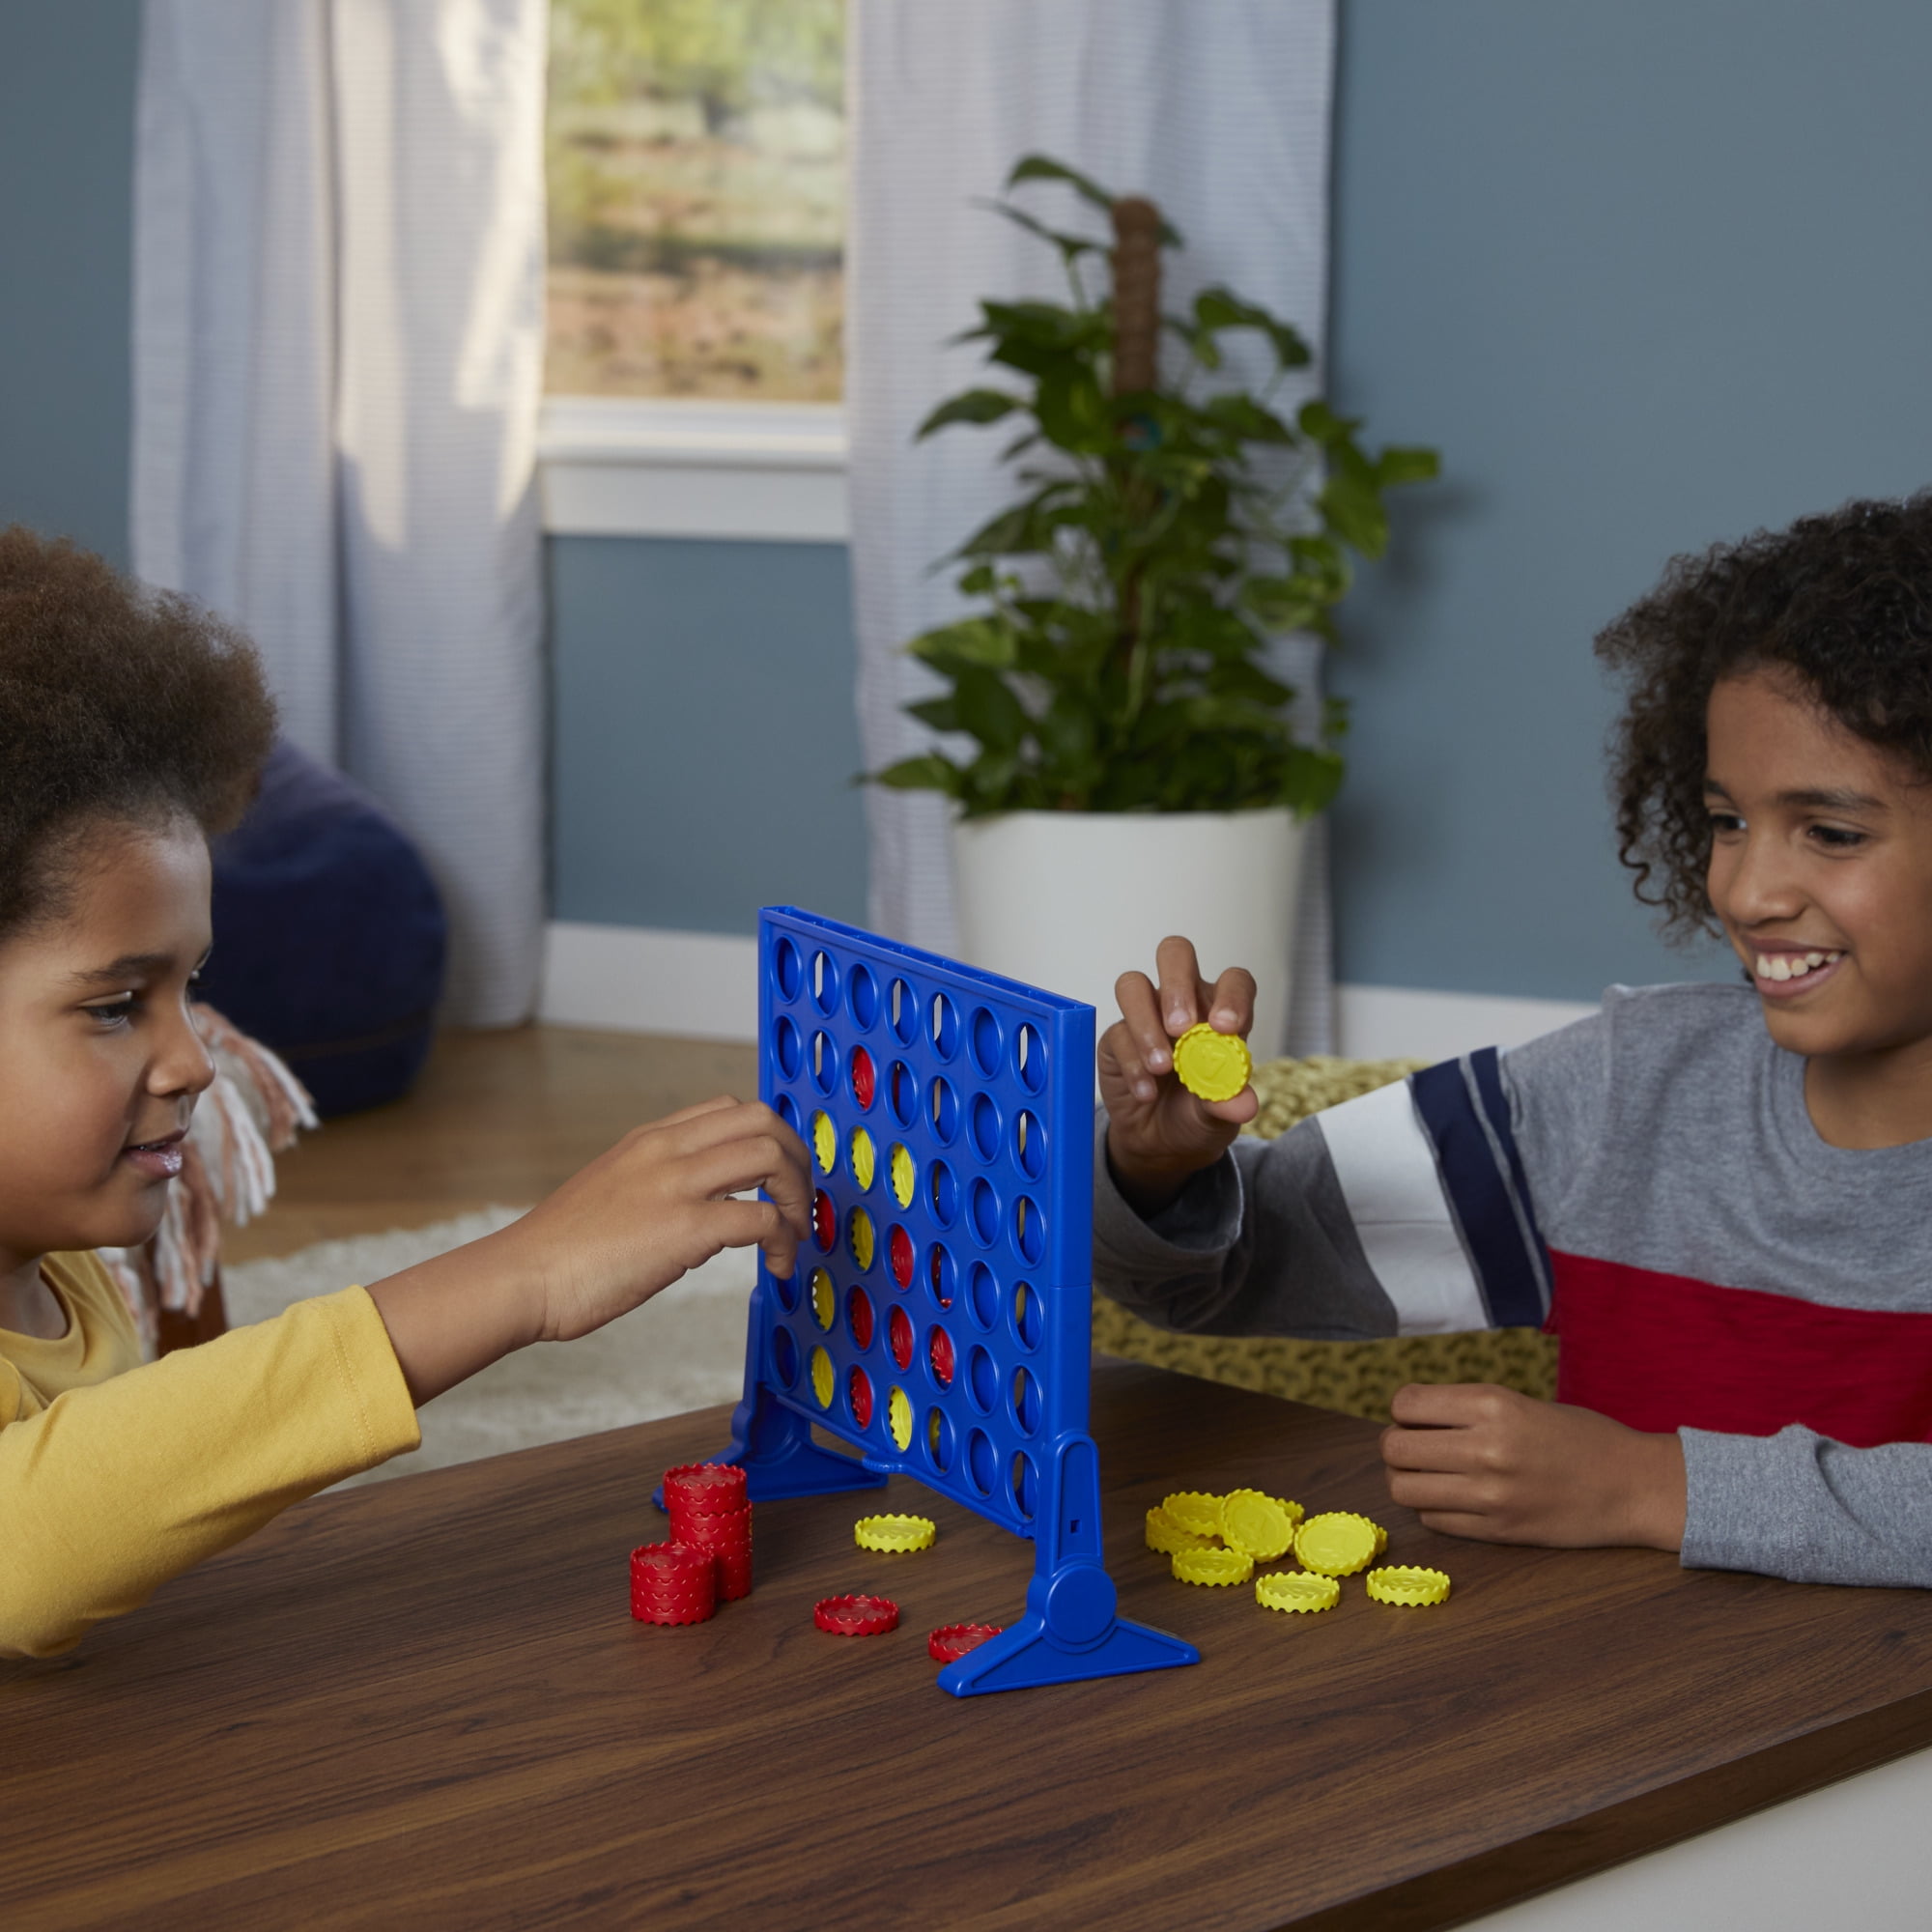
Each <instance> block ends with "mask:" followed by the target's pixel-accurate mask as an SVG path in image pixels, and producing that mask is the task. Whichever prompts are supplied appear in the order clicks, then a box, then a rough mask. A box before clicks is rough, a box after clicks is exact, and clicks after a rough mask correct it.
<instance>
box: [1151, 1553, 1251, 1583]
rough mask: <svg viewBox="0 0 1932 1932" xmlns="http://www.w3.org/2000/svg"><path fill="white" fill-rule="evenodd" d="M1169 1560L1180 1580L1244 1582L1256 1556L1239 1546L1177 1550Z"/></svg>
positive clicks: (1185, 1581) (1194, 1581) (1249, 1575)
mask: <svg viewBox="0 0 1932 1932" xmlns="http://www.w3.org/2000/svg"><path fill="white" fill-rule="evenodd" d="M1168 1561H1169V1562H1170V1563H1172V1564H1173V1565H1174V1574H1175V1576H1176V1577H1179V1579H1180V1581H1181V1582H1183V1583H1245V1582H1246V1581H1247V1580H1248V1578H1249V1577H1252V1576H1253V1575H1254V1574H1255V1559H1254V1558H1253V1557H1252V1556H1248V1555H1244V1554H1243V1553H1242V1552H1241V1551H1240V1550H1238V1549H1215V1548H1207V1549H1177V1550H1176V1551H1175V1552H1174V1554H1173V1555H1172V1556H1170V1557H1169V1558H1168Z"/></svg>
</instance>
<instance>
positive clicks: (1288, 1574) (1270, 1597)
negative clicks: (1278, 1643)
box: [1255, 1570, 1342, 1612]
mask: <svg viewBox="0 0 1932 1932" xmlns="http://www.w3.org/2000/svg"><path fill="white" fill-rule="evenodd" d="M1341 1601H1342V1586H1341V1584H1340V1583H1338V1582H1337V1581H1336V1580H1335V1579H1334V1577H1315V1576H1311V1575H1310V1574H1309V1573H1308V1572H1307V1571H1306V1570H1270V1571H1269V1572H1268V1574H1267V1575H1266V1576H1265V1577H1256V1578H1255V1602H1256V1603H1258V1604H1259V1605H1261V1606H1262V1608H1263V1609H1264V1610H1294V1611H1297V1612H1299V1611H1304V1610H1332V1609H1333V1608H1334V1607H1335V1605H1337V1604H1339V1603H1340V1602H1341Z"/></svg>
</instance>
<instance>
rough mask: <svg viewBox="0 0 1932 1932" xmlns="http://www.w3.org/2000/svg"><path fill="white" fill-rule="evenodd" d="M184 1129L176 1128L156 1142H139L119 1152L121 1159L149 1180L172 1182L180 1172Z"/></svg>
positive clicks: (184, 1135) (185, 1136) (184, 1136)
mask: <svg viewBox="0 0 1932 1932" xmlns="http://www.w3.org/2000/svg"><path fill="white" fill-rule="evenodd" d="M186 1138H187V1135H186V1131H185V1129H181V1128H178V1129H177V1130H176V1131H175V1132H174V1133H171V1134H165V1135H163V1136H162V1137H161V1138H160V1139H159V1140H157V1141H140V1142H137V1143H136V1144H135V1145H134V1146H132V1147H125V1148H123V1149H122V1150H121V1158H122V1159H123V1160H125V1161H127V1162H128V1165H129V1166H130V1167H133V1168H135V1169H136V1170H138V1171H139V1172H140V1173H142V1174H144V1175H146V1176H147V1177H148V1179H151V1180H174V1179H178V1178H179V1176H180V1174H181V1171H182V1142H183V1141H184V1140H185V1139H186Z"/></svg>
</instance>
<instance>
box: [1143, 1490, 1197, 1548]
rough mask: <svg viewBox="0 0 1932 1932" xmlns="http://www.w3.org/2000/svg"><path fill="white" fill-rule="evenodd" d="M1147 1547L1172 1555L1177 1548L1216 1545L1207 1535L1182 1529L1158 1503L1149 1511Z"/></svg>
mask: <svg viewBox="0 0 1932 1932" xmlns="http://www.w3.org/2000/svg"><path fill="white" fill-rule="evenodd" d="M1147 1547H1148V1548H1150V1549H1157V1550H1159V1551H1160V1553H1161V1554H1162V1555H1163V1556H1172V1555H1173V1554H1174V1552H1175V1551H1176V1550H1177V1549H1211V1548H1213V1547H1214V1546H1213V1544H1212V1543H1211V1542H1210V1541H1209V1540H1208V1538H1207V1537H1205V1536H1196V1535H1195V1534H1194V1532H1193V1531H1192V1530H1191V1529H1182V1528H1181V1526H1180V1525H1179V1523H1178V1522H1176V1521H1175V1520H1174V1519H1173V1518H1172V1517H1171V1516H1169V1515H1168V1513H1167V1512H1166V1511H1165V1510H1164V1509H1162V1508H1161V1506H1160V1505H1159V1504H1158V1503H1156V1504H1155V1505H1154V1506H1153V1508H1152V1509H1151V1510H1149V1511H1148V1513H1147Z"/></svg>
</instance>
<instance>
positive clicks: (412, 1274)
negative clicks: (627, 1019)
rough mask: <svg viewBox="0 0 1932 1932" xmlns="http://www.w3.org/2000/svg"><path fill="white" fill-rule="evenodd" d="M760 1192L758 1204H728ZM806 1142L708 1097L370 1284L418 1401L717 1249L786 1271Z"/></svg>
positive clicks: (607, 1312) (805, 1169)
mask: <svg viewBox="0 0 1932 1932" xmlns="http://www.w3.org/2000/svg"><path fill="white" fill-rule="evenodd" d="M751 1188H763V1189H764V1191H765V1193H766V1194H767V1195H768V1196H770V1199H769V1200H764V1201H738V1200H733V1199H732V1198H731V1197H732V1196H734V1195H737V1194H741V1193H744V1192H745V1191H747V1190H748V1189H751ZM810 1219H811V1168H810V1158H809V1156H808V1155H807V1153H806V1151H805V1147H804V1144H803V1143H802V1142H801V1141H800V1140H799V1138H798V1136H797V1135H796V1134H795V1133H793V1132H792V1130H791V1129H790V1128H789V1127H788V1126H786V1125H785V1123H784V1122H782V1121H781V1120H780V1119H779V1117H778V1116H777V1115H776V1114H774V1113H773V1112H772V1110H771V1109H770V1108H769V1107H763V1106H757V1105H753V1104H751V1103H747V1102H742V1101H738V1100H731V1099H724V1098H721V1099H717V1100H707V1101H705V1102H704V1104H703V1105H702V1106H697V1107H687V1108H686V1109H685V1110H684V1111H683V1112H682V1113H681V1114H672V1115H670V1116H668V1118H667V1119H665V1120H662V1121H655V1122H652V1123H651V1124H650V1125H649V1126H645V1127H639V1128H637V1129H636V1130H635V1131H634V1132H632V1133H629V1134H626V1135H625V1136H624V1138H623V1139H622V1140H621V1141H619V1142H618V1143H617V1145H616V1146H615V1147H613V1148H612V1149H611V1151H609V1152H608V1153H604V1154H600V1155H599V1156H598V1157H597V1158H596V1159H595V1160H593V1161H592V1162H591V1163H590V1165H589V1166H588V1167H586V1168H584V1169H583V1170H582V1172H581V1173H579V1174H576V1175H574V1176H572V1178H571V1179H568V1180H566V1181H565V1182H564V1183H563V1185H562V1186H561V1187H559V1188H558V1189H557V1190H556V1192H555V1193H554V1194H553V1195H551V1196H550V1197H549V1198H548V1199H547V1200H545V1201H543V1202H541V1203H540V1204H539V1205H538V1206H537V1207H535V1208H531V1209H530V1211H529V1212H528V1213H527V1214H526V1215H525V1216H524V1217H523V1219H522V1220H521V1221H515V1222H512V1223H511V1225H510V1226H509V1227H507V1228H504V1229H502V1230H500V1231H499V1232H498V1233H497V1234H494V1235H489V1236H485V1237H484V1238H483V1239H482V1240H480V1241H472V1242H470V1244H469V1246H468V1247H466V1248H457V1249H455V1250H454V1251H453V1252H452V1253H449V1254H446V1255H439V1256H438V1257H437V1258H436V1259H435V1260H434V1261H428V1262H422V1263H419V1264H417V1265H416V1266H414V1267H412V1268H405V1269H404V1270H403V1271H402V1273H401V1274H394V1275H391V1276H389V1278H388V1279H387V1280H386V1281H379V1282H375V1283H372V1284H371V1286H370V1289H369V1295H370V1298H371V1299H372V1300H373V1301H374V1302H375V1304H376V1307H377V1309H378V1310H379V1312H380V1313H381V1315H382V1317H383V1321H384V1325H385V1326H386V1328H387V1329H388V1331H389V1342H390V1346H391V1347H392V1348H393V1349H394V1350H395V1351H396V1360H397V1362H398V1364H399V1365H400V1366H401V1368H402V1371H403V1378H404V1380H405V1381H407V1382H408V1384H409V1388H410V1395H411V1398H412V1400H413V1401H414V1402H415V1404H416V1405H417V1406H418V1407H420V1406H421V1405H422V1404H424V1403H426V1402H428V1401H429V1400H430V1399H431V1398H432V1397H434V1396H437V1395H440V1394H441V1393H442V1391H443V1390H444V1389H446V1388H452V1387H454V1386H455V1384H456V1383H458V1382H460V1381H462V1380H464V1379H465V1378H468V1377H469V1376H473V1375H474V1374H475V1373H476V1372H477V1370H479V1369H482V1368H487V1367H488V1366H489V1365H490V1364H491V1363H492V1362H494V1361H496V1360H497V1357H498V1356H501V1355H506V1354H508V1353H509V1352H510V1351H511V1350H513V1349H521V1348H523V1347H525V1346H526V1344H528V1343H531V1342H568V1341H572V1340H574V1339H575V1338H576V1337H578V1336H580V1335H587V1334H589V1333H590V1331H591V1330H592V1329H594V1328H601V1327H602V1326H603V1325H604V1323H605V1322H607V1321H614V1320H615V1319H616V1317H618V1316H619V1315H625V1314H628V1313H629V1312H630V1311H631V1310H632V1309H633V1308H636V1307H637V1306H639V1303H641V1302H644V1301H648V1300H649V1299H650V1297H651V1296H652V1295H654V1294H655V1293H657V1292H658V1291H659V1290H660V1289H661V1288H668V1286H669V1285H670V1284H671V1283H672V1282H674V1281H675V1280H676V1279H677V1278H678V1276H679V1275H681V1274H684V1273H686V1272H687V1271H688V1270H689V1269H691V1268H695V1267H696V1266H697V1265H698V1264H699V1263H701V1262H708V1261H709V1260H710V1259H711V1258H712V1256H714V1255H716V1254H719V1253H721V1252H723V1250H725V1248H749V1247H753V1246H757V1247H761V1248H763V1249H764V1251H765V1257H766V1259H767V1261H768V1262H769V1263H770V1264H771V1267H772V1271H773V1272H774V1273H775V1274H779V1275H788V1274H790V1273H791V1271H792V1269H793V1267H794V1266H795V1265H796V1263H797V1258H798V1249H799V1243H800V1242H801V1241H802V1240H804V1239H805V1237H806V1236H807V1234H808V1233H809V1232H810Z"/></svg>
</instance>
